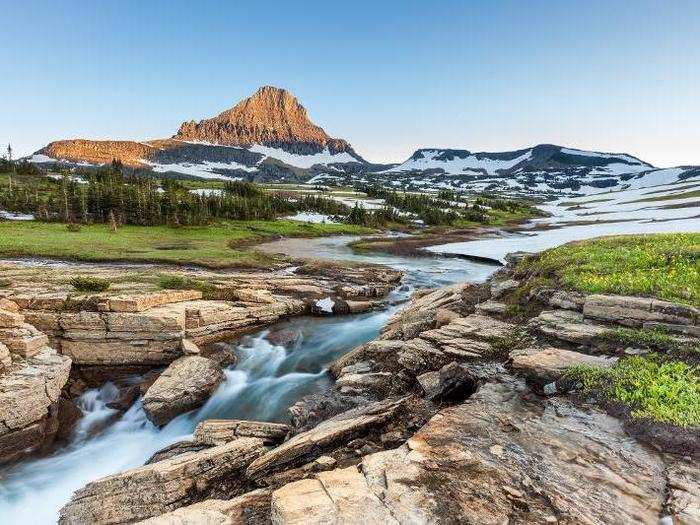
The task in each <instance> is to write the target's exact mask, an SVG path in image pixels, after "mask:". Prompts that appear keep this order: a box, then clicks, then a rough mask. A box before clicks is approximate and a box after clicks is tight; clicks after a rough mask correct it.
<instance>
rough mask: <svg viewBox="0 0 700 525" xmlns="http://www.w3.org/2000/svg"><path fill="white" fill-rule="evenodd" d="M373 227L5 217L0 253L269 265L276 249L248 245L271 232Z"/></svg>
mask: <svg viewBox="0 0 700 525" xmlns="http://www.w3.org/2000/svg"><path fill="white" fill-rule="evenodd" d="M370 231H372V230H369V229H368V228H363V227H359V226H353V225H347V224H306V223H302V222H297V221H285V220H279V221H235V222H228V223H219V224H215V225H211V226H201V227H199V226H198V227H182V228H170V227H167V226H122V227H120V228H119V229H118V231H117V232H116V233H112V232H110V231H109V226H108V225H105V224H91V225H85V226H83V227H82V228H81V229H80V231H79V232H70V231H68V230H67V229H66V225H65V224H62V223H42V222H33V221H27V222H20V221H17V222H12V221H7V222H0V256H2V257H57V258H65V259H76V260H83V261H146V262H164V263H175V264H197V265H201V266H208V267H213V268H224V267H233V266H256V267H265V266H269V265H270V264H271V263H273V262H274V258H273V257H272V256H271V255H267V254H259V253H256V252H254V251H253V250H250V249H246V248H245V246H246V245H248V244H251V243H255V242H258V241H263V240H265V239H269V238H272V237H277V236H283V237H316V236H322V235H332V234H340V233H351V234H366V233H368V232H370Z"/></svg>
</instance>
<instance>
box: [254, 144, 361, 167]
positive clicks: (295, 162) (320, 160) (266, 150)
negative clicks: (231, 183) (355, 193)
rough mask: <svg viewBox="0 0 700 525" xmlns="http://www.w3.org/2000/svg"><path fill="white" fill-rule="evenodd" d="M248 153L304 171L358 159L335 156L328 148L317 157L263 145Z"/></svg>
mask: <svg viewBox="0 0 700 525" xmlns="http://www.w3.org/2000/svg"><path fill="white" fill-rule="evenodd" d="M248 151H252V152H253V153H260V154H261V155H265V156H266V157H271V158H273V159H277V160H280V161H282V162H284V163H285V164H289V165H290V166H294V167H296V168H304V169H308V168H310V167H311V166H314V165H316V164H334V163H342V162H357V159H356V158H355V157H353V156H352V155H350V154H349V153H347V152H343V153H338V154H336V155H333V154H331V152H330V151H328V148H326V149H325V150H323V151H322V152H321V153H316V154H315V155H298V154H296V153H289V152H287V151H285V150H283V149H279V148H270V147H268V146H263V145H262V144H254V145H253V146H251V147H249V148H248Z"/></svg>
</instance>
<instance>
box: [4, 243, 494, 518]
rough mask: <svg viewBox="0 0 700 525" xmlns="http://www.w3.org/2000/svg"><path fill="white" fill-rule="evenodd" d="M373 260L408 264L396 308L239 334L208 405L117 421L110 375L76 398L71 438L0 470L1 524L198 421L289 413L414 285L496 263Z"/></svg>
mask: <svg viewBox="0 0 700 525" xmlns="http://www.w3.org/2000/svg"><path fill="white" fill-rule="evenodd" d="M306 242H307V249H308V247H309V245H308V243H309V241H308V240H306ZM319 242H324V241H321V240H319ZM339 249H342V246H340V245H339ZM311 253H314V252H313V251H312V252H311ZM345 254H346V253H345V252H343V255H345ZM376 262H382V263H384V264H388V265H391V266H394V267H397V268H399V269H402V270H404V271H405V272H406V277H405V279H404V285H403V286H402V287H401V288H399V289H398V290H397V291H396V292H394V293H392V294H391V296H390V300H392V301H393V304H394V306H390V307H388V308H387V309H385V310H380V311H375V312H371V313H366V314H361V315H352V316H342V317H323V318H318V317H303V318H296V319H292V320H289V321H284V322H280V323H277V324H276V325H274V326H273V327H271V329H266V330H263V331H261V332H259V333H258V334H255V335H253V336H249V337H245V338H243V339H242V340H241V341H238V342H236V343H235V344H233V348H234V349H235V352H236V355H237V357H238V362H237V364H236V365H235V366H234V367H232V368H229V369H226V370H225V381H224V382H223V383H222V384H221V385H220V387H219V388H218V390H217V391H216V392H215V393H214V394H213V395H212V397H211V398H210V399H209V400H208V401H207V403H206V404H205V405H204V406H203V407H201V408H200V409H198V410H195V411H193V412H190V413H187V414H182V415H181V416H179V417H177V418H175V419H174V420H173V421H171V422H170V423H169V424H167V425H166V426H165V427H163V428H161V429H158V428H156V427H155V426H153V425H152V424H151V423H150V422H149V421H148V420H147V419H146V416H145V414H144V411H143V409H142V407H141V403H140V401H139V402H136V403H135V404H134V405H133V406H132V407H131V408H130V409H129V410H128V411H127V412H126V413H124V414H123V415H122V416H121V417H116V419H115V416H116V415H117V414H116V411H115V410H114V409H110V408H108V406H107V404H108V403H109V402H110V401H113V400H114V399H115V398H116V396H117V394H118V391H117V389H116V387H115V386H114V385H112V384H111V383H107V384H105V385H103V386H102V387H101V388H99V389H93V390H89V391H87V392H85V393H84V394H83V395H82V396H81V397H80V399H79V402H78V404H79V407H80V408H81V410H82V411H83V417H82V419H81V420H80V422H79V423H78V425H77V427H76V429H75V433H74V435H73V437H72V440H71V442H70V443H69V444H68V445H66V446H64V447H63V448H61V449H59V450H57V451H55V452H54V453H53V454H51V455H49V456H46V457H42V458H37V459H29V460H25V461H22V462H19V463H16V464H14V465H12V466H10V467H7V468H5V469H4V470H0V524H2V525H4V524H8V525H9V524H12V525H34V524H36V525H46V524H50V523H55V522H56V520H57V518H58V510H59V509H60V508H61V507H62V506H63V505H65V504H66V503H67V502H68V501H69V499H70V497H71V494H72V493H73V491H75V490H77V489H79V488H80V487H82V486H84V485H85V484H87V483H88V482H90V481H93V480H95V479H98V478H101V477H104V476H107V475H110V474H115V473H117V472H121V471H123V470H126V469H129V468H133V467H136V466H139V465H142V464H143V463H144V462H145V461H147V460H148V458H149V457H151V455H153V453H154V452H156V451H157V450H159V449H161V448H163V447H164V446H166V445H169V444H171V443H174V442H176V441H179V440H182V439H187V438H189V437H191V434H192V432H193V430H194V428H195V426H196V425H197V423H198V422H199V421H202V420H205V419H212V418H230V419H253V420H265V421H286V420H287V419H288V417H287V409H288V408H289V407H290V406H291V405H292V404H294V403H295V402H296V401H298V400H299V399H300V398H302V397H303V396H304V395H306V394H309V393H312V392H314V391H319V390H321V389H323V388H325V387H326V386H327V385H328V384H329V378H328V375H327V374H326V372H325V368H326V367H327V366H328V364H329V363H331V362H332V361H333V360H335V359H336V358H338V357H339V356H341V355H343V354H344V353H346V352H348V351H349V350H351V349H352V348H354V347H356V346H357V345H359V344H362V343H364V342H366V341H369V340H371V339H374V338H375V337H376V336H377V335H378V333H379V331H380V329H381V327H382V326H383V325H384V324H385V323H386V321H387V319H388V318H389V316H390V315H391V314H392V313H393V312H394V311H395V310H396V308H397V307H398V306H396V305H397V304H398V303H399V302H400V301H401V300H404V299H406V298H407V297H408V295H409V294H410V292H411V291H412V290H413V289H414V287H425V286H429V287H432V286H440V285H445V284H449V283H452V282H456V281H462V280H483V279H485V278H486V277H487V276H488V275H489V274H490V273H491V272H492V271H493V270H494V267H493V266H487V265H483V264H478V263H474V262H469V261H464V260H460V259H437V258H436V259H433V258H420V259H404V258H399V257H391V258H387V257H380V258H378V260H377V261H376ZM276 330H284V331H285V332H287V331H288V332H291V333H294V334H296V338H295V340H294V341H293V342H290V343H287V344H286V345H285V346H282V345H274V344H272V343H271V342H270V341H269V340H268V335H269V334H270V332H271V331H276ZM135 380H137V378H135Z"/></svg>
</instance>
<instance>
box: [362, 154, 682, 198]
mask: <svg viewBox="0 0 700 525" xmlns="http://www.w3.org/2000/svg"><path fill="white" fill-rule="evenodd" d="M693 169H694V168H693ZM658 171H660V170H658V168H655V167H654V166H653V165H651V164H649V163H647V162H644V161H642V160H640V159H638V158H636V157H633V156H631V155H627V154H624V153H600V152H594V151H584V150H578V149H572V148H565V147H562V146H555V145H552V144H540V145H538V146H533V147H531V148H526V149H521V150H516V151H506V152H497V153H492V152H476V153H475V152H471V151H467V150H456V149H433V148H431V149H419V150H417V151H416V152H415V153H414V154H413V155H411V157H410V158H409V159H408V160H406V161H405V162H403V163H401V164H398V165H396V166H392V167H391V168H389V169H386V170H383V171H380V172H378V173H375V174H374V177H375V178H376V179H377V180H378V181H380V182H381V181H391V184H392V185H394V186H400V187H402V188H405V189H411V190H415V189H421V188H450V189H455V190H459V191H471V192H482V191H489V192H498V193H506V194H509V193H510V194H529V195H541V196H548V195H553V194H556V195H559V194H567V193H589V192H591V191H601V189H602V188H611V187H615V186H620V185H623V184H626V183H627V181H630V180H631V179H636V178H640V177H646V176H647V174H651V173H655V172H658ZM673 175H674V174H672V173H669V178H673ZM677 175H682V174H681V173H678V174H677ZM668 182H672V181H671V180H669V181H668Z"/></svg>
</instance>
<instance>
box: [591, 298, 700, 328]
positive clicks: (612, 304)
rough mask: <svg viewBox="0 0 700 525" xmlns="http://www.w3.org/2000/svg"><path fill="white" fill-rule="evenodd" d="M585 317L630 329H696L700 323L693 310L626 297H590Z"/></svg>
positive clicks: (677, 304)
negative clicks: (652, 325) (649, 325)
mask: <svg viewBox="0 0 700 525" xmlns="http://www.w3.org/2000/svg"><path fill="white" fill-rule="evenodd" d="M583 314H584V315H585V316H586V317H589V318H591V319H600V320H602V321H609V322H612V323H619V324H623V325H627V326H642V325H643V324H644V323H647V322H657V323H666V324H672V325H697V324H698V321H699V320H700V310H698V309H697V308H694V307H692V306H688V305H685V304H680V303H672V302H669V301H660V300H658V299H653V298H649V297H628V296H624V295H599V294H596V295H589V296H587V297H586V301H585V303H584V305H583Z"/></svg>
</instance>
